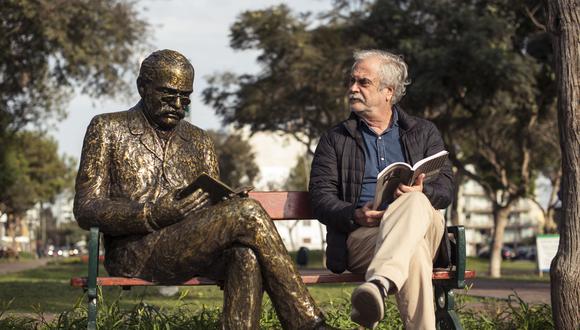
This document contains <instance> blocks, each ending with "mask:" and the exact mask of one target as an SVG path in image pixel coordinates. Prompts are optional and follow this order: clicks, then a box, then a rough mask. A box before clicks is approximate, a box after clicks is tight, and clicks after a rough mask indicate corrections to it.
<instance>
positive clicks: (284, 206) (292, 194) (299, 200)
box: [250, 191, 313, 220]
mask: <svg viewBox="0 0 580 330" xmlns="http://www.w3.org/2000/svg"><path fill="white" fill-rule="evenodd" d="M250 198H253V199H255V200H257V201H258V202H260V204H262V206H263V207H264V209H265V210H266V212H268V214H269V215H270V218H272V220H295V219H312V218H313V216H312V208H311V207H310V197H308V192H306V191H252V192H250Z"/></svg>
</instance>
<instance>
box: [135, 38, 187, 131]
mask: <svg viewBox="0 0 580 330" xmlns="http://www.w3.org/2000/svg"><path fill="white" fill-rule="evenodd" d="M193 77H194V70H193V66H192V65H191V63H190V62H189V61H188V60H187V58H185V56H183V55H181V54H180V53H178V52H176V51H173V50H168V49H164V50H158V51H156V52H154V53H152V54H151V55H149V56H148V57H147V58H146V59H145V60H144V61H143V63H141V69H140V70H139V77H138V78H137V88H138V90H139V95H141V99H142V100H143V106H144V112H145V116H146V117H147V119H148V120H149V122H150V123H151V124H152V125H154V126H156V127H157V128H158V129H161V130H171V129H173V128H174V127H175V126H177V124H178V123H179V121H180V120H181V119H183V117H185V112H186V111H187V110H188V109H189V103H191V100H190V99H189V96H190V95H191V93H192V92H193Z"/></svg>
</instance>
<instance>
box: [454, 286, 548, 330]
mask: <svg viewBox="0 0 580 330" xmlns="http://www.w3.org/2000/svg"><path fill="white" fill-rule="evenodd" d="M459 316H460V320H461V324H462V325H463V327H464V328H465V329H480V330H509V329H526V330H546V329H554V321H553V320H552V308H551V307H550V305H547V304H537V305H530V304H528V303H526V302H524V301H523V300H522V298H520V296H518V294H517V293H515V292H514V294H513V295H510V296H509V298H508V301H507V306H505V308H501V309H497V308H496V311H495V312H489V313H482V312H481V310H479V311H475V310H472V309H463V308H462V309H461V311H460V313H459Z"/></svg>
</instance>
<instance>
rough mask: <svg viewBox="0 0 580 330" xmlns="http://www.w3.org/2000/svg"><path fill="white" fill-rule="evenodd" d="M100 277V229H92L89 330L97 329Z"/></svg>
mask: <svg viewBox="0 0 580 330" xmlns="http://www.w3.org/2000/svg"><path fill="white" fill-rule="evenodd" d="M98 275H99V228H98V227H91V232H90V240H89V277H88V283H87V295H88V298H89V309H88V315H87V321H88V322H87V329H88V330H96V329H97V297H98V293H97V276H98Z"/></svg>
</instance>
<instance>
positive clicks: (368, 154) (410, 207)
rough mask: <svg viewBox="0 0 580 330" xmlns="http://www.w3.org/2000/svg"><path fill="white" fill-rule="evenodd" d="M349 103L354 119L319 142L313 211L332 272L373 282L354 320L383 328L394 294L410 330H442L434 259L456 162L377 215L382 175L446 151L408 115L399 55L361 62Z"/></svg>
mask: <svg viewBox="0 0 580 330" xmlns="http://www.w3.org/2000/svg"><path fill="white" fill-rule="evenodd" d="M354 59H355V63H354V65H353V67H352V70H351V76H350V84H349V88H348V99H349V104H350V109H351V115H350V117H349V118H348V119H347V120H345V121H343V122H342V123H340V124H338V125H336V126H335V127H333V128H332V129H330V130H329V131H328V132H326V133H325V134H324V135H323V136H322V137H321V139H320V142H319V144H318V147H317V149H316V153H315V156H314V160H313V162H312V172H311V178H310V195H311V198H312V204H313V209H314V212H315V213H316V216H317V218H318V219H320V221H322V222H323V223H324V224H325V225H326V226H327V230H328V234H327V241H328V249H327V257H328V258H327V260H328V262H327V266H328V267H329V268H330V269H331V270H332V271H334V272H338V273H340V272H343V271H344V270H345V269H348V270H350V271H351V272H354V273H365V278H366V280H367V282H365V283H363V284H362V285H360V286H359V287H358V288H357V289H355V290H354V292H353V294H352V296H351V302H352V311H351V318H352V320H353V321H355V322H357V323H358V324H360V325H363V326H366V327H368V328H374V327H375V326H376V325H377V323H378V321H380V320H381V319H382V318H383V316H384V305H383V304H384V297H385V296H386V295H387V293H394V294H395V295H396V298H397V305H398V307H399V311H400V312H401V316H402V318H403V322H404V324H405V328H407V329H435V311H434V306H433V287H432V283H431V274H432V268H433V260H434V258H435V256H436V253H437V250H438V247H439V244H440V242H441V239H442V237H443V232H444V226H445V223H444V219H443V217H442V215H441V214H440V212H439V211H437V210H436V209H442V208H445V207H447V205H449V203H450V201H451V196H452V174H451V167H450V164H449V162H447V163H446V164H445V166H444V167H443V169H442V170H441V172H440V174H439V175H438V176H437V177H436V178H435V179H433V180H431V181H429V182H423V181H424V175H422V176H420V177H419V178H418V179H417V181H416V182H415V183H414V184H413V185H411V186H406V185H400V186H399V187H398V189H397V190H396V192H395V196H393V197H394V198H395V200H394V202H392V203H391V204H390V205H388V206H387V208H386V210H385V209H379V210H373V209H371V205H372V201H373V198H374V192H375V187H376V178H377V174H378V173H379V172H380V171H381V170H382V169H384V168H385V167H386V166H388V165H389V164H391V163H393V162H399V161H404V162H407V163H410V164H414V163H415V162H417V161H418V160H421V159H423V158H424V157H426V156H430V155H433V154H435V153H437V152H439V151H441V150H443V149H444V145H443V141H442V139H441V135H440V133H439V132H438V130H437V129H436V128H435V126H434V125H433V124H432V123H431V122H428V121H426V120H423V119H419V118H417V117H413V116H410V115H408V114H407V113H405V112H404V111H403V110H402V109H401V108H400V107H399V106H397V105H396V104H397V102H399V100H400V99H401V97H402V96H403V95H404V94H405V85H407V84H408V82H407V65H406V64H405V62H403V60H402V59H401V58H400V57H399V56H396V55H394V54H391V53H388V52H384V51H378V50H370V51H359V52H355V54H354Z"/></svg>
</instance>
